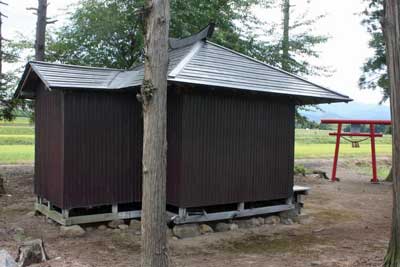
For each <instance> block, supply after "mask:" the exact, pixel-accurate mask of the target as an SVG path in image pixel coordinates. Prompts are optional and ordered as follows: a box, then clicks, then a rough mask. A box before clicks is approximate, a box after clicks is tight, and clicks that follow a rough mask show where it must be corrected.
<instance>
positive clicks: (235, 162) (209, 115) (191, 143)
mask: <svg viewBox="0 0 400 267" xmlns="http://www.w3.org/2000/svg"><path fill="white" fill-rule="evenodd" d="M182 114H183V115H182V144H181V145H182V156H181V157H182V173H181V177H180V178H181V179H180V190H179V197H178V198H179V202H178V203H176V204H177V205H178V206H180V207H196V206H208V205H217V204H229V203H237V202H241V201H264V200H275V199H284V198H287V197H289V196H290V195H291V194H292V187H293V164H294V104H293V103H291V102H289V101H288V100H285V101H282V100H279V99H276V98H271V97H267V96H256V95H253V96H249V95H247V96H244V95H241V96H238V95H236V96H235V95H227V94H215V93H214V94H207V93H201V94H200V93H197V94H186V95H185V96H184V98H183V110H182ZM169 178H172V177H169ZM168 182H169V183H171V182H172V181H171V179H170V180H169V181H168Z"/></svg>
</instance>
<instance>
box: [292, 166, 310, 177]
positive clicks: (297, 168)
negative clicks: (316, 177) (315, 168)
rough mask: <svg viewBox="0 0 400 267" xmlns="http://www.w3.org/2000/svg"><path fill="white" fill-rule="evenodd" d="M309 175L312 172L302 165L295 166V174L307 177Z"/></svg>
mask: <svg viewBox="0 0 400 267" xmlns="http://www.w3.org/2000/svg"><path fill="white" fill-rule="evenodd" d="M307 173H310V171H309V170H308V169H307V168H306V167H304V165H300V164H296V165H294V174H295V175H303V176H305V175H306V174H307Z"/></svg>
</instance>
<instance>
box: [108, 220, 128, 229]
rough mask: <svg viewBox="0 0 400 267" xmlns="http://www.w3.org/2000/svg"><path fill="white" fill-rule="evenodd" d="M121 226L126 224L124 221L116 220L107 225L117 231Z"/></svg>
mask: <svg viewBox="0 0 400 267" xmlns="http://www.w3.org/2000/svg"><path fill="white" fill-rule="evenodd" d="M120 224H125V222H124V220H114V221H111V222H109V223H108V224H107V225H108V227H110V228H112V229H117V228H118V225H120Z"/></svg>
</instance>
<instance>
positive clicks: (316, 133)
mask: <svg viewBox="0 0 400 267" xmlns="http://www.w3.org/2000/svg"><path fill="white" fill-rule="evenodd" d="M330 132H334V131H330V130H318V129H310V130H306V129H296V131H295V137H296V143H299V144H335V143H336V138H335V137H334V136H329V133H330ZM359 139H360V138H358V137H357V139H356V140H359ZM342 143H343V144H349V143H348V142H346V141H344V140H342ZM376 143H377V144H391V143H392V136H391V135H389V134H384V135H383V137H380V138H376ZM361 144H362V145H363V144H370V140H366V141H364V142H362V143H361Z"/></svg>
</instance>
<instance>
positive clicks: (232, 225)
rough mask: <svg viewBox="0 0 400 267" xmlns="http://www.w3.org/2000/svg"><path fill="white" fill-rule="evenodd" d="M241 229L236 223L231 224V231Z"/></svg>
mask: <svg viewBox="0 0 400 267" xmlns="http://www.w3.org/2000/svg"><path fill="white" fill-rule="evenodd" d="M238 229H239V226H238V225H237V224H236V223H231V224H230V230H231V231H236V230H238Z"/></svg>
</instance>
